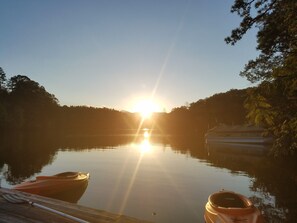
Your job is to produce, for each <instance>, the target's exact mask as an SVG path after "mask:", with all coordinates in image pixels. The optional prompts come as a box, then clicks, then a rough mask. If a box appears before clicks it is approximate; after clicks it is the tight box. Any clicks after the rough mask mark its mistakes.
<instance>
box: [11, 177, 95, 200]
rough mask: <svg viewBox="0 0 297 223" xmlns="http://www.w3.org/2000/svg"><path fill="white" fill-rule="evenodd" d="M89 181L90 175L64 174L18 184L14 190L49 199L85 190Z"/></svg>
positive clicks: (37, 178)
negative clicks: (72, 191)
mask: <svg viewBox="0 0 297 223" xmlns="http://www.w3.org/2000/svg"><path fill="white" fill-rule="evenodd" d="M88 180H89V173H82V172H64V173H60V174H57V175H54V176H38V177H36V180H33V181H27V182H24V183H21V184H18V185H16V186H14V187H13V189H14V190H18V191H23V192H27V193H31V194H38V195H41V196H47V197H49V196H53V195H57V194H61V193H64V192H69V191H71V190H77V189H79V188H84V187H86V186H87V184H88Z"/></svg>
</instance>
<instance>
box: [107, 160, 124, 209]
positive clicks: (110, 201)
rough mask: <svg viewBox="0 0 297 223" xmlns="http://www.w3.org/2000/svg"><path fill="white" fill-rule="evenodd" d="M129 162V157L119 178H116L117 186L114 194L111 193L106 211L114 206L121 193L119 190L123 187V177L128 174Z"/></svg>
mask: <svg viewBox="0 0 297 223" xmlns="http://www.w3.org/2000/svg"><path fill="white" fill-rule="evenodd" d="M128 160H129V157H127V158H126V160H125V162H124V165H123V168H121V172H120V174H119V176H118V177H116V179H117V182H116V184H115V187H114V189H113V192H112V193H111V198H110V200H109V202H108V204H107V209H106V210H110V209H111V207H112V205H113V202H114V200H115V198H116V195H117V193H118V191H119V188H120V185H121V182H122V179H123V176H124V175H125V172H126V169H127V164H128Z"/></svg>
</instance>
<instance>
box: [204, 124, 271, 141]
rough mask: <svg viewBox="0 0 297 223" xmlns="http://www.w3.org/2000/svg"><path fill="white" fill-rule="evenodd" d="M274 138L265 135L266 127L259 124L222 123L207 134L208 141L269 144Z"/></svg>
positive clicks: (206, 139)
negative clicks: (228, 124) (232, 124)
mask: <svg viewBox="0 0 297 223" xmlns="http://www.w3.org/2000/svg"><path fill="white" fill-rule="evenodd" d="M272 141H273V138H272V137H271V136H268V135H265V129H264V128H261V127H258V126H251V125H249V126H239V125H237V126H227V125H220V126H217V127H214V128H212V129H210V130H209V131H208V132H207V133H206V134H205V142H206V143H247V144H269V143H272Z"/></svg>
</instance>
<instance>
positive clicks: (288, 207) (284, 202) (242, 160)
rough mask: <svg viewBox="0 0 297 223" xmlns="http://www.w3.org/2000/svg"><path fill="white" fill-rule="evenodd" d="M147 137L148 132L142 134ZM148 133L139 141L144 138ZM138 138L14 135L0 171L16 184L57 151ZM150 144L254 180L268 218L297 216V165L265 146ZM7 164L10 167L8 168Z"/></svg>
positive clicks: (2, 145)
mask: <svg viewBox="0 0 297 223" xmlns="http://www.w3.org/2000/svg"><path fill="white" fill-rule="evenodd" d="M142 136H143V135H142ZM142 138H143V137H140V138H139V139H137V138H136V141H137V140H138V141H139V142H141V140H142ZM132 141H134V142H135V136H133V135H128V136H127V135H121V136H91V137H90V136H88V137H68V138H56V137H41V136H37V137H36V136H32V135H31V136H22V135H18V136H13V137H4V138H3V139H2V140H1V141H0V169H2V172H5V173H4V177H5V179H6V181H7V182H9V183H11V184H16V183H20V182H22V181H23V180H24V179H26V178H29V177H31V176H33V175H35V174H38V173H40V172H41V170H42V168H43V167H44V166H45V165H48V164H51V163H52V162H53V161H54V159H55V156H56V153H57V151H58V150H69V149H71V150H78V151H79V150H85V149H93V148H101V149H113V148H119V147H120V146H121V145H126V144H129V143H131V142H132ZM150 143H151V144H154V143H161V144H163V145H164V147H165V146H170V147H171V149H172V150H173V151H175V152H177V153H181V154H185V155H187V156H191V157H194V158H197V159H199V160H200V161H201V162H205V163H207V165H211V166H213V167H216V168H225V169H229V170H230V172H231V173H234V174H235V175H238V174H239V175H240V174H244V175H246V176H248V177H249V178H250V179H251V184H250V191H251V194H252V196H251V197H250V199H251V200H252V201H253V202H254V203H255V205H256V206H257V207H259V208H260V209H261V210H262V211H263V212H264V214H265V217H266V219H267V221H268V222H295V219H297V168H296V166H297V164H295V163H294V162H288V161H287V162H276V161H273V160H271V158H267V156H266V155H264V154H263V153H264V151H265V150H264V149H263V148H253V149H252V148H250V149H247V148H241V149H240V148H239V147H234V148H233V147H232V146H230V147H228V146H225V148H217V147H215V146H213V147H207V148H205V147H204V143H203V140H197V137H195V136H194V137H191V136H188V137H177V136H174V137H173V136H161V135H158V136H156V135H155V136H154V135H152V136H151V137H150ZM4 164H7V171H4V169H5V168H3V167H4V166H6V165H4Z"/></svg>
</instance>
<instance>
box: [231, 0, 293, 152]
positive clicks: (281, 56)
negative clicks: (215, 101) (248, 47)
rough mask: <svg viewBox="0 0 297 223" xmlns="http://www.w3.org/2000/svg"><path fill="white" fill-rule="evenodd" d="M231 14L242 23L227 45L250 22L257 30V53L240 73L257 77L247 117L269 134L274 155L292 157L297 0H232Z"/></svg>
mask: <svg viewBox="0 0 297 223" xmlns="http://www.w3.org/2000/svg"><path fill="white" fill-rule="evenodd" d="M231 12H233V13H237V14H238V15H239V16H240V17H241V18H242V21H241V23H240V25H239V27H238V28H236V29H234V30H233V31H232V33H231V35H230V36H229V37H227V38H226V39H225V41H226V42H227V43H230V44H232V45H234V44H235V43H236V42H237V41H239V40H240V39H241V38H242V37H243V36H244V34H245V33H246V32H247V31H248V30H249V29H251V28H252V27H254V26H256V27H257V28H258V29H259V31H258V33H257V40H258V45H257V49H258V50H259V51H260V55H259V56H258V57H257V58H256V59H254V60H250V61H249V62H248V63H247V64H246V65H245V68H244V70H243V71H242V72H241V73H240V75H241V76H244V77H246V78H247V79H248V80H249V81H251V82H259V81H260V85H259V86H258V88H257V89H254V90H252V91H250V97H249V99H248V100H247V104H246V107H247V108H248V109H249V110H250V112H249V116H248V117H249V118H250V120H251V121H252V122H254V123H261V124H264V125H267V126H268V127H269V128H270V130H271V131H272V132H273V133H274V135H275V136H276V140H275V143H274V146H273V154H274V155H275V156H281V155H293V154H295V155H297V137H296V136H297V113H296V111H297V38H296V36H297V28H296V27H297V4H296V1H295V0H235V2H234V4H233V6H232V8H231ZM259 101H260V102H259ZM260 104H261V105H260Z"/></svg>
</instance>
